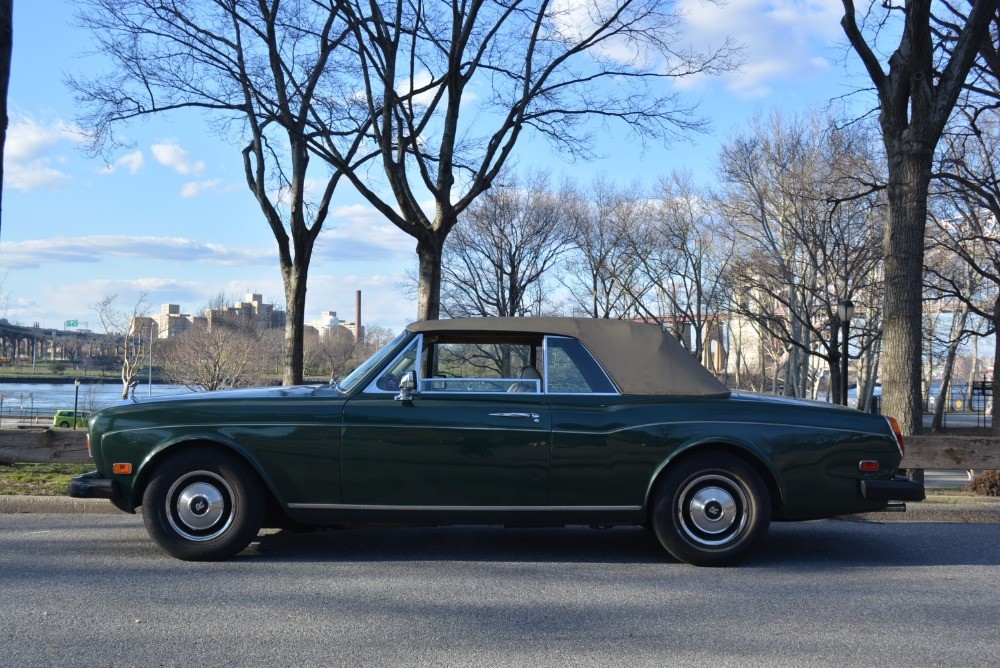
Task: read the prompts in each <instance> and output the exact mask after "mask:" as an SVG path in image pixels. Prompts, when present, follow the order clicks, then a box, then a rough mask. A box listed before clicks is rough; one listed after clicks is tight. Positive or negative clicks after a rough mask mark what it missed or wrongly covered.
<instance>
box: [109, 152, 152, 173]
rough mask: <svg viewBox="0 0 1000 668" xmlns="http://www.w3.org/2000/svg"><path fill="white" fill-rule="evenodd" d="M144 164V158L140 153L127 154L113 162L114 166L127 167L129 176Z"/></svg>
mask: <svg viewBox="0 0 1000 668" xmlns="http://www.w3.org/2000/svg"><path fill="white" fill-rule="evenodd" d="M145 163H146V160H145V158H144V157H143V155H142V151H132V152H131V153H127V154H126V155H123V156H122V157H120V158H118V160H116V161H115V164H116V165H124V166H126V167H128V173H129V174H135V173H136V172H138V171H139V170H140V169H142V166H143V165H144V164H145Z"/></svg>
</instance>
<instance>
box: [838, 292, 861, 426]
mask: <svg viewBox="0 0 1000 668" xmlns="http://www.w3.org/2000/svg"><path fill="white" fill-rule="evenodd" d="M837 316H838V317H839V318H840V327H841V353H840V404H841V405H842V406H846V405H847V362H848V348H847V339H848V337H850V334H851V318H853V317H854V302H852V301H851V300H850V299H841V300H840V302H839V303H838V304H837ZM858 390H859V391H860V390H861V388H860V387H858ZM860 404H861V397H860V396H859V397H858V407H860Z"/></svg>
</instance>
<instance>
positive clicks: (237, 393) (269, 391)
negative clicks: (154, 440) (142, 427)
mask: <svg viewBox="0 0 1000 668" xmlns="http://www.w3.org/2000/svg"><path fill="white" fill-rule="evenodd" d="M320 390H327V391H329V392H330V393H331V394H333V393H335V391H334V390H333V389H332V388H331V387H330V386H329V385H294V386H292V387H281V386H279V387H253V388H248V389H243V390H216V391H213V392H186V393H183V394H170V395H166V396H162V397H148V398H140V397H136V398H135V399H127V400H125V401H122V402H121V403H119V404H117V405H116V406H113V407H112V408H111V409H104V410H114V409H115V408H125V407H129V406H136V407H144V408H154V407H156V406H157V405H161V404H162V405H167V404H173V403H178V402H203V401H246V400H252V399H279V398H282V399H300V398H304V397H311V396H313V395H315V394H316V392H318V391H320Z"/></svg>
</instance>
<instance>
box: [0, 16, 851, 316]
mask: <svg viewBox="0 0 1000 668" xmlns="http://www.w3.org/2000/svg"><path fill="white" fill-rule="evenodd" d="M681 4H682V6H684V8H685V10H686V11H687V23H688V25H687V29H686V31H685V32H686V34H687V35H688V36H689V37H690V39H691V40H692V42H693V43H695V44H698V43H714V44H717V43H719V42H721V40H722V39H723V38H724V36H725V35H727V34H728V35H731V36H732V37H733V38H735V39H736V40H737V41H739V42H741V43H742V44H743V45H744V47H745V59H744V65H743V67H742V69H741V71H739V72H734V73H731V74H728V75H725V76H723V77H719V78H714V79H708V78H699V79H695V80H686V81H683V82H682V83H681V84H680V90H681V91H682V92H683V93H684V94H685V95H687V96H689V99H690V100H693V101H694V100H700V103H701V106H700V112H701V113H702V114H703V115H704V116H706V117H708V118H709V119H710V120H711V121H712V124H713V130H712V132H711V133H710V134H707V135H702V136H694V137H691V138H690V142H682V143H678V144H675V145H673V146H671V147H660V146H650V147H647V149H646V151H645V152H644V153H643V151H642V148H641V147H640V146H639V145H638V144H635V143H629V142H625V141H624V139H623V138H624V137H625V136H626V135H627V134H628V133H627V132H626V130H625V129H624V128H620V129H619V130H618V131H615V132H612V133H611V134H609V135H605V136H604V137H603V139H602V144H601V145H600V146H599V147H598V152H599V153H600V155H601V156H603V157H602V158H600V159H598V160H594V161H591V162H575V163H574V162H569V161H567V160H566V159H565V157H564V156H561V155H560V154H558V153H557V152H555V151H554V150H553V149H552V148H550V146H549V145H548V144H546V143H544V142H542V141H541V140H538V139H535V138H532V137H528V139H527V140H526V141H522V143H521V145H520V147H519V150H518V153H517V155H516V161H517V164H518V165H519V166H520V167H522V168H527V167H532V168H536V169H537V168H541V169H547V170H549V171H551V173H552V174H553V177H554V178H556V179H560V178H562V177H564V176H566V177H571V178H573V179H575V180H576V181H578V182H580V183H587V182H589V181H590V180H591V179H593V178H594V177H595V176H597V175H604V176H606V177H608V178H610V179H612V180H614V181H617V182H619V183H622V184H624V183H628V182H632V181H633V180H638V181H639V182H641V183H644V184H646V185H649V184H651V182H652V181H653V180H655V179H656V177H658V176H659V175H661V174H666V173H668V172H670V171H671V170H679V169H687V170H690V171H692V172H693V173H694V174H695V175H696V177H697V178H698V179H701V180H702V181H704V182H706V183H710V182H711V180H712V177H713V173H714V164H715V156H716V154H717V151H718V147H719V144H720V142H721V141H723V140H724V139H725V138H726V137H727V136H729V135H730V134H731V133H732V132H733V130H734V128H739V127H740V126H742V125H743V124H744V123H745V121H746V119H748V118H749V117H750V116H751V115H753V114H754V113H755V112H757V111H761V112H765V113H766V112H769V111H770V110H772V109H781V110H784V111H786V112H788V113H797V112H803V111H806V110H808V109H809V108H811V107H823V106H824V105H825V104H826V103H827V102H828V101H829V100H830V99H832V98H836V97H838V96H842V95H845V94H846V93H848V92H850V91H852V90H854V89H856V88H859V87H863V86H864V83H865V82H864V79H863V78H862V77H860V76H859V75H858V74H857V71H858V70H857V67H856V61H855V59H854V57H853V55H851V54H848V53H847V51H846V50H845V48H844V38H843V36H842V32H841V29H840V26H839V20H840V16H841V13H842V5H841V3H840V1H839V0H812V1H808V0H807V1H801V0H785V1H781V0H730V1H729V2H728V3H727V4H725V5H722V6H720V5H711V4H703V3H700V2H697V1H696V0H682V2H681ZM73 6H74V3H73V2H72V1H70V0H34V1H31V0H21V1H18V2H15V6H14V10H15V12H14V54H13V72H12V76H11V84H10V98H9V104H8V108H9V111H10V119H11V120H10V128H9V130H8V136H7V148H6V151H7V154H6V156H5V182H4V193H3V209H4V210H3V229H2V232H0V276H4V275H5V279H4V282H3V287H2V290H3V293H4V294H5V295H6V296H7V304H6V312H5V313H4V314H0V315H3V316H4V317H6V318H8V319H9V320H11V321H15V322H19V323H22V324H26V325H30V324H32V323H34V322H39V323H40V324H41V325H42V326H43V327H46V328H50V327H61V326H62V324H63V322H64V321H66V320H79V321H80V326H81V327H83V326H84V323H89V325H90V328H91V329H95V330H99V329H100V324H99V321H98V319H97V316H96V314H95V313H94V311H93V310H91V308H90V306H91V305H93V304H95V303H96V302H98V301H99V300H100V299H101V298H102V297H103V296H104V295H108V294H118V295H119V296H120V299H121V301H122V303H123V304H125V305H128V304H129V303H130V302H134V300H135V298H136V297H135V296H136V295H137V294H138V292H139V291H141V290H146V291H148V292H149V300H150V302H151V305H152V307H153V310H156V311H158V310H159V306H160V304H163V303H179V304H181V306H182V308H183V310H184V312H194V311H197V310H198V309H199V308H201V307H202V306H203V305H204V304H205V302H207V301H208V300H209V299H210V298H212V297H213V296H215V295H216V294H218V293H219V292H220V291H223V292H225V293H226V294H228V295H234V296H241V295H242V294H243V293H245V292H257V293H261V294H263V295H264V297H265V298H268V299H269V300H272V301H275V302H276V303H278V304H283V302H284V299H283V291H282V287H281V277H280V274H279V271H278V265H277V254H276V247H275V244H274V239H273V237H272V236H271V233H270V231H269V229H268V227H267V225H266V223H265V222H264V220H263V219H262V217H261V214H260V211H259V209H258V208H257V205H256V203H255V201H254V200H253V198H252V196H251V195H250V193H249V191H248V190H247V189H246V185H245V181H244V180H243V177H242V165H241V162H240V152H239V146H237V145H234V144H233V143H232V142H230V141H226V140H225V139H222V138H220V137H219V136H217V135H215V134H213V133H212V131H211V129H210V128H209V127H208V125H207V123H206V118H205V117H204V116H202V115H199V114H195V113H187V112H185V113H179V114H175V115H172V116H164V117H160V118H157V119H154V120H150V121H147V122H141V123H136V124H133V125H130V126H127V127H122V128H121V129H120V133H121V134H122V135H123V136H124V137H125V138H127V139H128V140H129V141H130V142H132V143H134V145H135V146H134V148H130V149H128V150H124V151H121V152H120V153H118V154H116V155H115V156H114V157H113V159H112V162H111V164H107V162H106V161H105V160H103V159H100V158H91V157H88V156H87V155H86V154H85V153H84V152H83V151H82V150H81V143H80V141H79V128H78V127H77V126H76V124H75V120H74V119H75V116H76V113H77V110H76V108H75V103H74V100H73V96H72V94H71V93H70V91H69V90H68V89H67V88H66V86H65V85H64V84H63V78H64V76H65V75H66V74H81V73H94V72H97V71H99V70H101V69H102V68H103V63H102V60H101V58H100V57H99V56H93V55H91V56H87V55H85V54H86V53H87V51H88V50H89V49H90V41H89V36H88V35H87V34H86V33H85V32H83V31H81V30H79V29H77V28H74V27H73V25H72V23H73V20H72V13H73ZM845 61H846V64H845ZM852 72H853V74H852ZM665 85H666V84H665ZM858 103H860V104H864V103H865V100H863V99H861V100H858ZM332 209H333V213H332V216H331V219H330V220H329V221H328V222H327V225H326V229H325V231H324V233H323V234H322V235H321V237H320V241H319V244H318V247H317V250H316V254H315V256H314V259H313V263H312V268H311V271H310V279H309V288H308V297H307V303H306V320H307V321H310V320H313V319H315V318H317V317H319V314H320V312H321V311H326V310H335V311H338V313H339V314H340V315H341V316H342V317H346V318H347V319H349V320H350V319H353V304H354V293H355V290H362V292H363V295H364V307H363V308H364V314H363V316H362V320H363V322H365V323H371V324H381V325H385V326H388V327H391V328H393V329H398V328H400V327H401V326H402V325H404V324H405V323H407V322H409V321H411V320H412V319H413V318H414V317H415V315H416V313H415V311H416V308H415V305H414V303H413V301H412V299H410V298H409V297H407V296H405V295H403V294H400V293H399V291H398V288H397V286H398V284H399V282H400V281H401V279H402V276H403V274H404V273H405V272H406V270H407V269H409V268H411V267H413V266H415V259H414V257H415V256H414V254H413V248H414V243H413V241H412V239H411V238H410V237H408V236H406V235H405V234H403V233H402V232H400V231H398V230H396V228H394V227H393V226H392V225H390V224H389V223H387V222H386V221H384V220H383V219H381V217H380V216H378V214H376V213H375V212H374V211H373V210H372V209H370V207H368V206H367V205H365V204H363V202H362V200H361V198H360V197H359V196H357V195H356V194H355V193H353V192H351V191H350V190H349V189H347V188H342V189H341V192H340V193H339V194H338V196H337V197H336V198H335V201H334V206H333V207H332Z"/></svg>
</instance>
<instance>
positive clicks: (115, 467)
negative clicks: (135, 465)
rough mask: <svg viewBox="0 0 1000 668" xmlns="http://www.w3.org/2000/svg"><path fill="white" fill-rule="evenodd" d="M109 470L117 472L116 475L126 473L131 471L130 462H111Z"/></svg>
mask: <svg viewBox="0 0 1000 668" xmlns="http://www.w3.org/2000/svg"><path fill="white" fill-rule="evenodd" d="M111 472H112V473H117V474H118V475H128V474H129V473H131V472H132V465H131V464H112V465H111Z"/></svg>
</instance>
